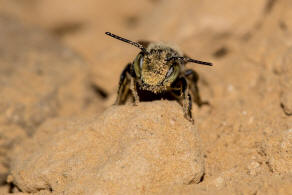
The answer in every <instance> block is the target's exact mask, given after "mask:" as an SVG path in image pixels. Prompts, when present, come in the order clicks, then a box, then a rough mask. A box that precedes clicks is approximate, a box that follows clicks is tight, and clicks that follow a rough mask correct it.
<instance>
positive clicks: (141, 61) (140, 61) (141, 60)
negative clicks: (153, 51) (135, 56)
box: [139, 55, 144, 70]
mask: <svg viewBox="0 0 292 195" xmlns="http://www.w3.org/2000/svg"><path fill="white" fill-rule="evenodd" d="M143 59H144V58H143V56H142V55H141V56H140V59H139V66H140V69H141V70H142V66H143Z"/></svg>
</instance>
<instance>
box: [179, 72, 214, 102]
mask: <svg viewBox="0 0 292 195" xmlns="http://www.w3.org/2000/svg"><path fill="white" fill-rule="evenodd" d="M185 77H186V78H187V80H188V81H189V85H190V91H191V93H192V95H193V99H194V102H195V103H196V104H197V105H198V106H199V107H201V106H203V105H209V102H208V101H202V99H201V96H200V93H199V88H198V80H199V75H198V74H197V73H196V72H195V71H194V70H191V69H188V70H186V71H185Z"/></svg>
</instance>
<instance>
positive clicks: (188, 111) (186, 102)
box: [181, 78, 194, 123]
mask: <svg viewBox="0 0 292 195" xmlns="http://www.w3.org/2000/svg"><path fill="white" fill-rule="evenodd" d="M181 84H182V95H183V111H184V115H185V117H186V118H187V119H188V120H189V121H190V122H192V123H194V120H193V117H192V96H191V95H190V93H189V86H188V83H187V80H186V79H185V78H182V83H181Z"/></svg>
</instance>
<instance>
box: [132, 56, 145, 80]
mask: <svg viewBox="0 0 292 195" xmlns="http://www.w3.org/2000/svg"><path fill="white" fill-rule="evenodd" d="M143 61H144V56H143V54H142V53H140V54H138V55H137V57H136V58H135V60H134V70H135V74H136V76H137V77H140V76H141V70H142V66H143Z"/></svg>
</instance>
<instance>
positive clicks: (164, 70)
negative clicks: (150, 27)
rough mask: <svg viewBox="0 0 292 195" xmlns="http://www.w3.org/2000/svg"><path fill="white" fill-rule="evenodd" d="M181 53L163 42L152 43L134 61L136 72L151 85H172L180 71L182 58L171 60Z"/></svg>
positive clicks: (143, 80)
mask: <svg viewBox="0 0 292 195" xmlns="http://www.w3.org/2000/svg"><path fill="white" fill-rule="evenodd" d="M173 56H179V53H178V52H177V51H176V50H174V49H172V48H170V47H167V46H164V45H161V44H150V45H149V46H148V47H147V50H146V52H144V51H141V52H140V53H139V54H138V55H137V57H136V58H135V60H134V62H133V66H134V70H135V74H136V76H137V77H138V78H140V79H141V80H142V82H143V83H144V84H146V85H149V86H167V87H168V86H170V85H171V83H172V82H174V81H175V80H176V78H177V77H178V75H179V73H180V64H181V63H183V62H182V61H180V60H171V57H173Z"/></svg>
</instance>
